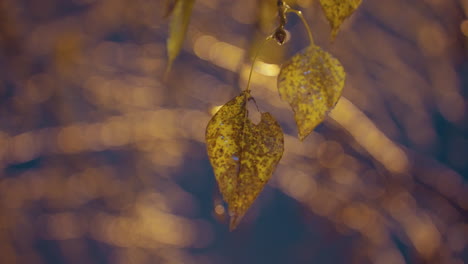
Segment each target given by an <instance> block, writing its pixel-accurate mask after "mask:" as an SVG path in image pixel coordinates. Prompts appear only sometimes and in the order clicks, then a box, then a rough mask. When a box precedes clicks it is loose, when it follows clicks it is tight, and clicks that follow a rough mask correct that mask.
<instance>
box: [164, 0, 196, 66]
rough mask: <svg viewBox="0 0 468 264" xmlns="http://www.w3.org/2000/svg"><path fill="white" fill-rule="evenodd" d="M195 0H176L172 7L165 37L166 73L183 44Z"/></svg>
mask: <svg viewBox="0 0 468 264" xmlns="http://www.w3.org/2000/svg"><path fill="white" fill-rule="evenodd" d="M194 2H195V0H177V1H175V3H174V4H175V6H174V7H173V10H172V11H171V12H172V17H171V22H170V24H169V38H168V39H167V43H166V46H167V56H168V65H167V68H166V73H168V72H169V71H170V70H171V67H172V63H173V62H174V60H175V58H176V57H177V55H179V52H180V50H181V49H182V45H183V44H184V39H185V33H186V32H187V28H188V24H189V22H190V15H191V13H192V7H193V3H194Z"/></svg>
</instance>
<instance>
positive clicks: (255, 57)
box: [245, 36, 272, 92]
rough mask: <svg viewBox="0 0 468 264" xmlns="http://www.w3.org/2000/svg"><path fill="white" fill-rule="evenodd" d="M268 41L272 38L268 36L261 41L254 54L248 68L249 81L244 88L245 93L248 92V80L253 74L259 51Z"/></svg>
mask: <svg viewBox="0 0 468 264" xmlns="http://www.w3.org/2000/svg"><path fill="white" fill-rule="evenodd" d="M270 39H272V36H268V37H267V38H266V39H265V40H263V42H262V43H261V44H260V46H259V47H258V49H257V51H256V52H255V56H254V58H253V61H252V66H251V67H250V73H249V79H248V80H247V88H245V90H246V91H247V92H250V80H251V79H252V73H253V69H254V66H255V62H256V61H257V57H258V54H260V50H261V49H262V48H263V46H265V43H267V42H268V41H269V40H270Z"/></svg>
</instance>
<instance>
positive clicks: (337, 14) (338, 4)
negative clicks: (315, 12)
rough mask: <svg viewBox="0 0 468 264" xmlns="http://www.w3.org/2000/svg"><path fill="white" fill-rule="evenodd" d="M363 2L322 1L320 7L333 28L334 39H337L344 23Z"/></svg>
mask: <svg viewBox="0 0 468 264" xmlns="http://www.w3.org/2000/svg"><path fill="white" fill-rule="evenodd" d="M361 2H362V0H320V5H321V6H322V9H323V12H324V13H325V16H326V17H327V20H328V23H330V26H331V28H332V32H331V37H332V39H334V38H335V37H336V34H337V33H338V30H339V29H340V26H341V24H342V23H343V21H344V20H345V19H346V18H348V17H349V16H350V15H351V14H352V13H353V12H354V11H355V10H356V9H357V8H358V7H359V5H360V4H361Z"/></svg>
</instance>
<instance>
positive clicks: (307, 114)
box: [278, 45, 345, 140]
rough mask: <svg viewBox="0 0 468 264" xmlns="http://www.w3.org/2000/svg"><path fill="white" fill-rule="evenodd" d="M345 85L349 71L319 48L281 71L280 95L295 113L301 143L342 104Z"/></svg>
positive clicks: (297, 57) (299, 56)
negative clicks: (339, 100) (340, 99)
mask: <svg viewBox="0 0 468 264" xmlns="http://www.w3.org/2000/svg"><path fill="white" fill-rule="evenodd" d="M344 81H345V71H344V69H343V66H341V64H340V62H339V61H338V60H337V59H335V58H334V57H333V56H332V55H330V54H329V53H327V52H325V51H324V50H322V49H321V48H320V47H318V46H315V45H311V46H309V47H307V48H306V49H304V50H302V51H300V52H299V53H297V54H296V55H294V56H293V57H292V58H291V59H290V60H289V61H287V62H286V63H285V64H284V65H283V66H282V67H281V71H280V73H279V76H278V90H279V94H280V97H281V99H282V100H283V101H286V102H288V103H289V105H290V106H291V107H292V109H293V111H294V119H295V120H296V124H297V127H298V130H299V138H300V139H301V140H304V139H305V138H306V137H307V135H309V134H310V133H311V132H312V130H314V128H315V127H316V126H317V125H318V124H320V123H321V122H322V121H323V120H324V119H325V117H326V115H327V113H328V112H329V111H330V110H331V109H332V108H333V107H334V106H335V104H336V103H337V102H338V99H339V98H340V96H341V93H342V91H343V87H344Z"/></svg>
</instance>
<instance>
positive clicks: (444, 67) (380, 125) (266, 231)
mask: <svg viewBox="0 0 468 264" xmlns="http://www.w3.org/2000/svg"><path fill="white" fill-rule="evenodd" d="M288 2H289V4H290V5H292V6H293V7H295V8H296V9H300V10H302V11H303V13H304V15H305V17H306V19H307V20H308V21H309V23H310V25H311V28H312V31H313V34H314V38H315V42H316V43H317V44H318V45H320V46H322V47H323V48H324V49H326V50H327V51H329V52H330V53H332V54H333V55H334V56H335V57H337V58H338V59H339V60H340V61H341V62H342V63H343V65H344V67H345V69H346V71H347V73H348V75H347V80H346V86H345V89H344V96H343V97H342V99H341V100H340V102H339V103H338V105H337V107H336V108H335V109H334V110H333V111H332V112H331V114H330V117H329V118H328V119H327V120H326V121H325V122H324V123H323V124H322V125H320V126H319V127H318V128H317V129H316V130H315V131H314V132H313V133H312V134H311V135H310V136H309V137H308V138H307V139H306V140H305V141H304V142H303V143H301V142H299V140H298V139H297V136H296V134H297V129H296V126H295V124H294V121H293V114H292V112H291V111H290V109H289V107H288V105H287V104H286V103H284V102H282V101H280V99H279V96H278V93H277V90H276V76H277V74H278V72H279V69H280V65H281V63H282V62H284V61H285V60H286V59H287V58H288V57H290V56H292V55H293V54H294V53H295V52H297V51H299V50H301V49H302V48H304V47H306V46H307V45H308V40H307V34H306V32H305V30H304V27H303V26H302V25H301V23H300V20H299V19H298V18H297V17H294V16H293V15H290V16H289V20H288V24H287V29H288V30H289V32H290V33H291V39H290V41H289V42H288V43H287V44H285V45H284V46H282V47H279V46H277V45H276V44H275V43H273V42H270V43H269V44H268V45H267V46H266V47H265V48H264V49H263V51H262V53H261V55H260V59H259V61H258V63H257V64H256V66H255V70H254V75H253V83H252V87H251V88H252V89H253V91H252V93H253V95H254V96H255V97H256V99H257V103H258V105H259V107H260V109H261V110H262V111H268V112H271V113H272V114H273V115H274V116H275V117H276V118H277V119H278V120H279V121H280V123H281V125H282V127H283V130H284V132H285V134H286V135H285V153H284V156H283V159H282V160H281V162H280V164H279V166H278V168H277V170H276V172H275V173H274V175H273V177H272V179H271V181H270V182H269V184H268V186H267V187H266V188H265V189H264V191H263V192H262V193H261V195H260V196H259V198H258V199H257V201H256V202H255V204H254V205H253V207H252V208H251V209H250V210H249V212H248V213H247V215H246V216H245V218H244V219H243V222H242V223H241V224H240V226H239V227H238V228H237V229H236V230H235V231H233V232H229V231H228V226H227V224H228V219H227V216H226V207H225V204H224V203H223V202H222V199H221V197H220V195H219V192H218V190H217V186H216V182H215V180H214V176H213V172H212V169H211V166H210V164H209V161H208V158H207V155H206V149H205V145H204V133H205V126H206V124H207V122H208V120H209V119H210V117H211V116H212V114H213V113H214V112H215V111H216V109H218V107H219V106H220V105H222V104H224V103H225V102H227V101H228V100H229V99H231V98H232V97H234V96H236V95H237V94H238V93H239V91H240V90H241V89H243V88H244V87H245V85H246V79H247V75H248V71H249V69H250V61H251V60H250V58H251V57H252V53H253V52H252V51H255V50H256V47H257V46H258V44H259V43H260V42H261V41H262V40H263V39H264V38H265V37H266V36H267V35H268V34H270V33H271V32H272V30H273V29H274V28H275V26H276V23H277V18H276V7H275V6H276V1H275V0H257V1H252V0H237V1H228V0H197V1H196V2H195V6H194V9H193V16H192V19H191V23H190V26H189V29H188V32H187V38H186V41H185V44H184V48H183V50H182V52H181V54H180V56H179V57H178V58H177V59H176V61H175V63H174V65H173V68H172V72H171V73H170V74H169V76H168V78H167V79H166V80H164V78H163V75H164V71H165V67H166V64H167V59H166V48H165V41H166V38H167V36H168V22H169V21H168V19H167V18H164V11H165V8H166V1H163V0H41V1H37V0H0V263H2V264H15V263H28V264H29V263H31V264H36V263H38V264H49V263H50V264H59V263H64V264H65V263H66V264H88V263H89V264H101V263H109V264H114V263H115V264H146V263H168V264H169V263H170V264H177V263H184V264H192V263H193V264H199V263H200V264H203V263H207V264H211V263H213V264H224V263H226V264H230V263H234V264H237V263H253V264H255V263H278V264H279V263H304V264H306V263H359V264H360V263H378V264H403V263H449V264H462V263H468V248H467V246H468V244H467V243H468V115H467V113H468V112H467V109H468V108H467V103H468V101H467V98H468V60H467V44H468V41H467V40H468V20H467V15H468V1H467V0H380V1H377V0H374V1H372V0H364V1H363V4H362V5H361V7H360V8H359V9H358V10H357V12H356V13H355V14H354V15H353V16H352V17H351V18H350V19H348V20H347V21H346V22H345V23H344V25H343V26H342V30H341V32H340V33H339V34H338V37H337V38H336V40H335V41H334V43H331V42H330V37H329V34H330V28H329V26H328V23H327V21H326V20H325V17H324V15H323V12H322V11H321V9H320V6H319V3H318V1H313V0H297V1H288Z"/></svg>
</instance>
